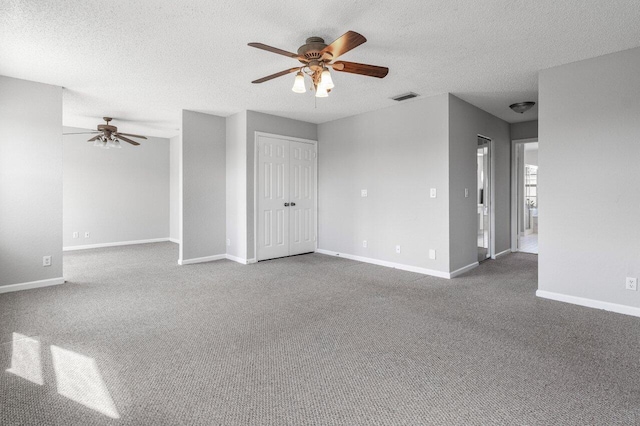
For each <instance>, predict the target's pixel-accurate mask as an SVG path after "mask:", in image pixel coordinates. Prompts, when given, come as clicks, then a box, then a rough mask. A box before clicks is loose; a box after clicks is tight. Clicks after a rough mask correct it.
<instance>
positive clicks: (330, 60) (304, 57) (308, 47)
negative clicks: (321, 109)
mask: <svg viewBox="0 0 640 426" xmlns="http://www.w3.org/2000/svg"><path fill="white" fill-rule="evenodd" d="M366 41H367V39H366V38H364V36H363V35H361V34H358V33H357V32H355V31H347V32H346V33H345V34H343V35H342V36H341V37H340V38H338V39H337V40H335V41H334V42H333V43H331V44H329V45H327V44H325V42H324V40H323V39H322V38H320V37H309V38H308V39H307V40H306V42H305V44H303V45H302V46H300V47H299V48H298V53H292V52H287V51H286V50H282V49H278V48H277V47H271V46H267V45H266V44H262V43H249V46H251V47H255V48H257V49H262V50H266V51H267V52H273V53H277V54H279V55H283V56H288V57H290V58H292V59H297V60H298V61H300V62H301V63H302V66H301V67H295V68H290V69H288V70H284V71H280V72H278V73H275V74H271V75H268V76H266V77H262V78H260V79H258V80H254V81H252V83H264V82H265V81H269V80H272V79H274V78H277V77H281V76H283V75H287V74H290V73H292V72H296V71H298V73H297V75H296V79H295V83H294V84H293V88H292V89H291V90H293V91H294V92H296V93H304V92H306V88H305V83H304V75H305V74H307V75H308V76H310V77H311V80H312V82H313V88H314V90H315V92H316V97H318V98H325V97H327V96H328V95H329V92H330V91H331V89H333V88H334V87H335V86H334V84H333V80H332V79H331V74H330V73H329V68H332V69H334V70H335V71H340V72H347V73H351V74H360V75H365V76H369V77H378V78H384V77H385V76H386V75H387V74H388V73H389V68H387V67H379V66H376V65H367V64H358V63H356V62H346V61H336V59H337V58H338V57H339V56H341V55H343V54H345V53H347V52H348V51H350V50H351V49H354V48H356V47H358V46H360V45H361V44H362V43H364V42H366Z"/></svg>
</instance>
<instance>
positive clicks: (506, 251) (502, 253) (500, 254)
mask: <svg viewBox="0 0 640 426" xmlns="http://www.w3.org/2000/svg"><path fill="white" fill-rule="evenodd" d="M509 253H511V249H506V250H504V251H501V252H500V253H496V254H495V255H494V256H491V258H492V259H493V260H496V259H497V258H499V257H502V256H504V255H505V254H509Z"/></svg>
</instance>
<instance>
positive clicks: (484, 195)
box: [476, 136, 491, 262]
mask: <svg viewBox="0 0 640 426" xmlns="http://www.w3.org/2000/svg"><path fill="white" fill-rule="evenodd" d="M476 188H477V191H476V192H477V194H476V195H477V198H478V211H477V213H478V219H477V224H478V227H477V228H478V229H477V231H478V232H477V240H478V262H483V261H485V260H487V259H489V258H490V257H491V139H489V138H485V137H483V136H478V148H477V185H476Z"/></svg>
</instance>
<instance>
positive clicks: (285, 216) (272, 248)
mask: <svg viewBox="0 0 640 426" xmlns="http://www.w3.org/2000/svg"><path fill="white" fill-rule="evenodd" d="M257 180H258V200H257V204H258V211H257V213H258V216H257V222H258V228H257V233H258V235H257V246H258V247H257V249H258V250H257V258H258V260H264V259H273V258H275V257H284V256H289V212H290V207H289V186H290V185H289V141H286V140H282V139H274V138H269V137H263V136H261V137H260V138H258V179H257Z"/></svg>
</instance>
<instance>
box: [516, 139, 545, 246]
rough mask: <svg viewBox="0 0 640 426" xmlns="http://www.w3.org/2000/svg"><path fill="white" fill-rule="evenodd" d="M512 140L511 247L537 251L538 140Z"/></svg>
mask: <svg viewBox="0 0 640 426" xmlns="http://www.w3.org/2000/svg"><path fill="white" fill-rule="evenodd" d="M513 144H514V146H513V154H514V155H513V164H512V169H513V171H514V172H513V174H512V186H513V188H514V189H515V191H514V194H512V195H513V197H512V198H513V205H512V217H514V218H515V220H513V221H512V235H513V238H512V243H511V244H512V251H520V252H524V253H532V254H538V206H539V202H538V197H539V193H538V141H537V139H534V140H523V141H514V142H513Z"/></svg>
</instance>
